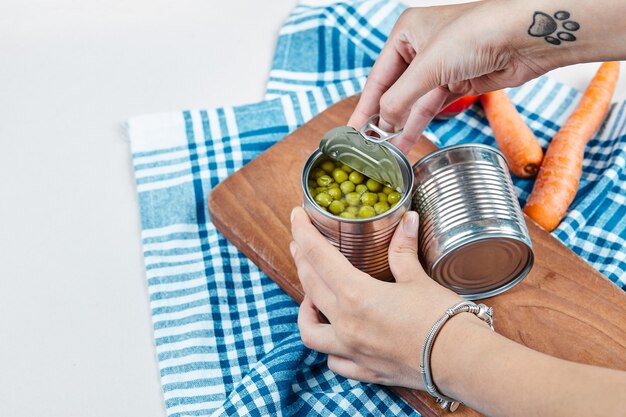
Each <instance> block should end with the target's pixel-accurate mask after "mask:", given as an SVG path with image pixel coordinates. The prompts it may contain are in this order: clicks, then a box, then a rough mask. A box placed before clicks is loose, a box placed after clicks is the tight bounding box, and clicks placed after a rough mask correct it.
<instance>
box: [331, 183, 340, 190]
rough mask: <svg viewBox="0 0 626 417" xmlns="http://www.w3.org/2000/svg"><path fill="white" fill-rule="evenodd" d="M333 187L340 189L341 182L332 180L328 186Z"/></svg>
mask: <svg viewBox="0 0 626 417" xmlns="http://www.w3.org/2000/svg"><path fill="white" fill-rule="evenodd" d="M331 188H337V189H339V184H337V183H336V182H331V183H330V185H329V186H328V189H331Z"/></svg>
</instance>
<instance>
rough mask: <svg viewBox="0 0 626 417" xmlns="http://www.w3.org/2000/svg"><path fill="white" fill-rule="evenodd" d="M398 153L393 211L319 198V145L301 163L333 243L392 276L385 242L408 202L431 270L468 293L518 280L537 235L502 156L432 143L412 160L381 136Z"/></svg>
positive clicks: (376, 272) (317, 215)
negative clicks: (339, 205) (338, 210)
mask: <svg viewBox="0 0 626 417" xmlns="http://www.w3.org/2000/svg"><path fill="white" fill-rule="evenodd" d="M381 146H384V147H385V148H386V149H387V150H388V151H390V152H391V154H392V155H393V156H394V157H395V159H396V160H397V162H398V164H399V166H400V171H401V174H402V180H403V184H404V185H403V196H402V199H401V200H400V202H399V203H398V204H397V205H396V206H394V207H393V208H392V209H390V210H389V211H387V212H385V213H383V214H380V215H378V216H376V217H372V218H368V219H343V218H340V217H337V216H334V215H332V214H331V213H329V212H327V211H325V210H323V209H322V208H320V206H318V205H317V204H316V203H315V201H314V200H313V197H312V196H311V195H310V194H309V190H308V178H309V173H310V171H311V169H312V168H313V167H314V166H315V163H316V162H317V161H318V160H319V158H321V157H322V156H323V154H322V152H321V151H320V150H319V149H318V150H316V151H315V152H313V154H311V156H310V157H309V158H308V160H307V161H306V163H305V165H304V169H303V171H302V190H303V193H304V208H305V210H306V212H307V213H308V215H309V217H310V218H311V222H312V223H313V224H314V225H315V226H316V227H317V229H318V230H319V231H320V232H321V233H322V235H324V236H325V237H326V238H327V239H328V240H329V241H330V243H331V244H332V245H333V246H335V247H336V248H338V249H339V251H341V253H343V254H344V255H345V256H346V258H348V260H349V261H350V262H351V263H352V264H353V265H354V266H355V267H356V268H358V269H360V270H361V271H363V272H365V273H368V274H370V275H371V276H373V277H375V278H378V279H381V280H392V279H393V276H392V274H391V270H390V268H389V262H388V249H389V243H390V242H391V238H392V237H393V234H394V232H395V229H396V226H397V225H398V223H399V222H400V220H401V218H402V215H403V214H404V213H405V212H406V211H407V210H409V209H411V210H415V211H417V212H418V214H419V218H420V220H419V221H420V227H419V236H418V246H419V248H418V250H419V258H420V262H421V263H422V266H423V267H424V270H425V271H426V273H427V274H428V275H429V276H430V277H431V278H432V279H433V280H435V281H437V282H438V283H440V284H441V285H443V286H445V287H447V288H449V289H451V290H453V291H455V292H456V293H457V294H459V295H461V296H463V297H464V298H466V299H468V300H475V299H480V298H487V297H491V296H494V295H497V294H499V293H502V292H504V291H506V290H508V289H509V288H511V287H513V286H514V285H515V284H517V283H518V282H519V281H521V280H522V278H524V276H526V275H527V274H528V272H529V271H530V269H531V268H532V265H533V261H534V255H533V251H532V243H531V240H530V236H529V234H528V229H527V228H526V223H525V221H524V216H523V214H522V211H521V208H520V205H519V202H518V200H517V197H516V195H515V192H514V190H513V183H512V181H511V176H510V174H509V169H508V165H507V162H506V159H505V158H504V156H503V155H502V154H501V153H500V152H499V151H498V150H496V149H494V148H492V147H489V146H486V145H480V144H466V145H457V146H451V147H447V148H443V149H440V150H438V151H435V152H433V153H431V154H429V155H427V156H425V157H424V158H422V159H421V160H419V161H418V162H417V163H416V164H415V165H414V166H412V167H411V165H410V162H409V161H408V160H407V158H406V157H405V156H404V154H403V153H402V152H401V151H400V150H398V149H397V148H396V147H394V146H393V145H390V144H388V143H382V144H381Z"/></svg>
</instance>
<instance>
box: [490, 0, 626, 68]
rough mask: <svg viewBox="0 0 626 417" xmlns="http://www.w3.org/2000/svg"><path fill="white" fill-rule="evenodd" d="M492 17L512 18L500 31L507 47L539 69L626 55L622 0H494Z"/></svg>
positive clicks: (521, 59)
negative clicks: (556, 0) (588, 0)
mask: <svg viewBox="0 0 626 417" xmlns="http://www.w3.org/2000/svg"><path fill="white" fill-rule="evenodd" d="M488 3H489V4H488V7H491V8H493V11H492V15H493V16H507V17H506V18H505V20H506V23H503V22H500V23H499V24H500V27H501V28H502V30H501V33H500V34H499V35H498V36H499V37H501V38H502V39H503V42H505V45H504V47H505V48H506V49H508V50H509V51H510V52H511V54H512V55H514V56H515V57H517V58H518V59H519V60H520V61H521V62H522V63H524V64H526V65H527V66H529V67H530V68H531V69H533V70H535V71H536V72H538V73H542V72H547V71H549V70H552V69H554V68H558V67H562V66H566V65H573V64H577V63H583V62H595V61H611V60H620V59H624V58H626V26H625V25H623V24H622V23H620V21H621V19H622V16H623V14H624V7H623V3H622V0H605V1H603V2H601V3H597V2H584V1H580V0H559V1H558V2H548V3H546V2H545V1H541V0H515V1H513V2H511V1H505V0H493V1H491V2H488Z"/></svg>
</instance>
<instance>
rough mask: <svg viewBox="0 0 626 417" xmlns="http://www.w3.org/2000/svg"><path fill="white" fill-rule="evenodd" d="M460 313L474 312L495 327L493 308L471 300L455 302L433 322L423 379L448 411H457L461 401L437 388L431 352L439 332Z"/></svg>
mask: <svg viewBox="0 0 626 417" xmlns="http://www.w3.org/2000/svg"><path fill="white" fill-rule="evenodd" d="M459 313H473V314H476V316H477V317H478V318H479V319H481V320H482V321H484V322H485V323H487V324H488V325H489V327H491V330H494V329H493V308H491V307H487V306H486V305H484V304H478V305H476V304H474V303H472V302H471V301H461V302H460V303H457V304H455V305H454V306H452V307H450V308H449V309H447V310H446V312H445V313H444V315H443V316H442V317H441V318H440V319H439V320H437V321H436V322H435V324H433V327H431V328H430V331H429V332H428V334H427V335H426V339H425V340H424V346H423V347H422V364H421V365H420V372H421V374H422V381H423V382H424V387H426V392H428V393H429V394H430V395H432V396H433V397H435V398H436V399H437V403H438V404H439V405H440V406H441V408H443V409H444V410H447V411H450V412H452V411H455V410H456V409H457V408H458V407H459V404H460V403H459V401H456V400H454V399H452V398H450V397H448V396H445V395H443V394H442V393H441V392H439V389H437V386H436V385H435V383H434V382H433V374H432V372H431V370H430V354H431V353H432V350H433V344H434V343H435V338H436V337H437V334H438V333H439V331H440V330H441V328H442V327H443V325H444V324H446V322H447V321H448V320H449V319H450V318H451V317H453V316H456V315H457V314H459Z"/></svg>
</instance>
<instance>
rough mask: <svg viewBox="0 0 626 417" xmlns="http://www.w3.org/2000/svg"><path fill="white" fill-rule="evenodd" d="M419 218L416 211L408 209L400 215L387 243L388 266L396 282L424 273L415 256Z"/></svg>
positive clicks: (410, 279) (411, 278)
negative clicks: (388, 243)
mask: <svg viewBox="0 0 626 417" xmlns="http://www.w3.org/2000/svg"><path fill="white" fill-rule="evenodd" d="M418 224H419V218H418V215H417V213H416V212H414V211H408V212H406V213H405V214H404V216H403V217H402V220H401V221H400V224H399V225H398V227H397V228H396V232H395V233H394V235H393V239H391V244H390V245H389V266H390V267H391V273H392V274H393V276H394V277H395V279H396V281H397V282H401V281H412V280H413V279H415V277H417V276H420V275H422V274H424V275H425V273H424V269H423V268H422V265H421V264H420V262H419V259H418V258H417V229H418Z"/></svg>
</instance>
